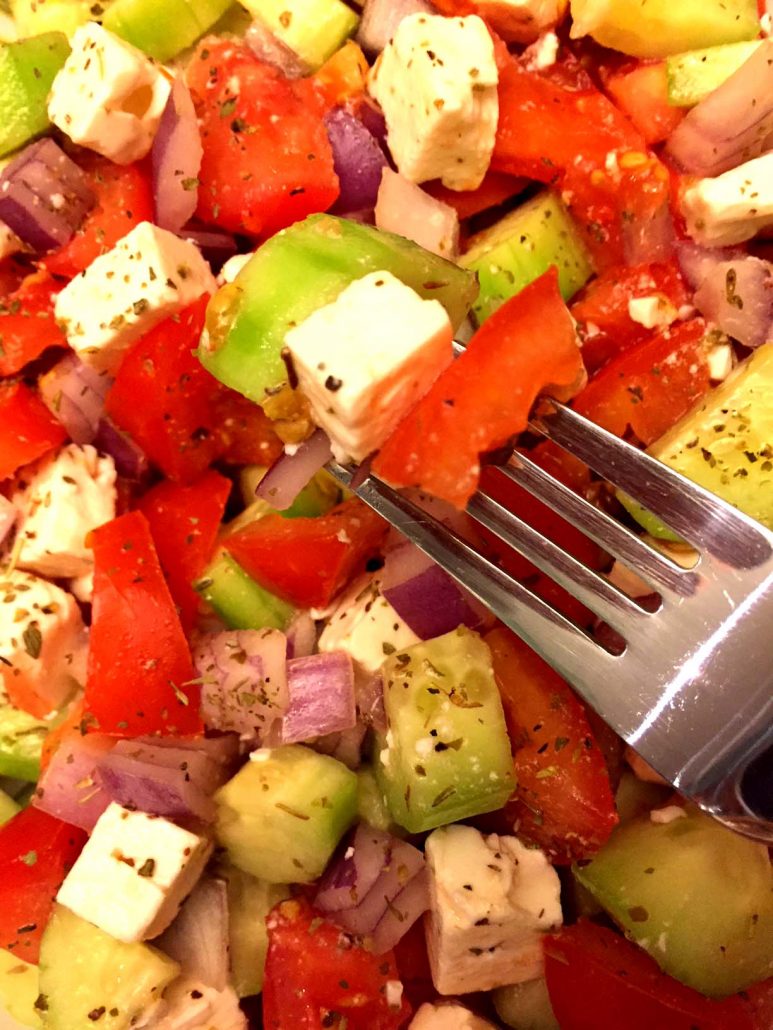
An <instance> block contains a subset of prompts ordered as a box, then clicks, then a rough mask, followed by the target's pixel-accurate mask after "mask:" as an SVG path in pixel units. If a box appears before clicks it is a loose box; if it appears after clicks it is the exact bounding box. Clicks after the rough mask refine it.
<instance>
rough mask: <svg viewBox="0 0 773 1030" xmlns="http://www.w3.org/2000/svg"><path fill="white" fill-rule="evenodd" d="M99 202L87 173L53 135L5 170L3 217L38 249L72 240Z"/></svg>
mask: <svg viewBox="0 0 773 1030" xmlns="http://www.w3.org/2000/svg"><path fill="white" fill-rule="evenodd" d="M95 202H96V196H95V194H94V192H93V190H92V189H91V187H90V186H89V184H88V180H87V178H86V175H85V174H84V173H83V172H82V171H81V169H80V168H79V167H78V166H77V165H76V164H75V162H74V161H71V160H70V158H69V157H68V156H67V155H66V154H65V152H64V151H63V150H62V149H61V148H60V147H58V146H57V144H56V143H54V141H53V140H52V139H42V140H38V141H37V142H36V143H31V144H30V145H29V146H28V147H25V148H24V150H22V152H21V153H20V154H19V155H18V156H17V157H15V158H14V160H13V161H11V163H10V164H9V165H7V166H6V168H5V169H3V172H2V175H0V219H2V221H3V222H5V224H6V225H7V226H8V227H9V228H10V229H11V230H12V231H13V232H14V233H16V235H17V236H18V237H19V239H20V240H22V241H23V242H24V243H26V244H27V245H28V246H30V247H32V249H33V250H35V251H37V252H38V253H45V252H46V251H49V250H53V249H54V248H56V247H61V246H63V244H65V243H67V242H68V241H69V240H70V239H71V237H72V235H73V233H74V232H75V230H76V229H77V228H78V227H79V226H80V224H81V222H82V221H83V218H84V216H85V215H86V213H87V212H88V211H90V210H91V208H92V207H93V206H94V204H95Z"/></svg>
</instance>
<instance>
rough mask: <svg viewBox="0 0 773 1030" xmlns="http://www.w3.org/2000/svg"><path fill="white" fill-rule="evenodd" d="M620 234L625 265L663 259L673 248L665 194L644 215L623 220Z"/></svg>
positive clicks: (669, 254)
mask: <svg viewBox="0 0 773 1030" xmlns="http://www.w3.org/2000/svg"><path fill="white" fill-rule="evenodd" d="M621 236H622V242H623V255H624V257H625V263H626V264H627V265H643V264H652V263H658V262H666V261H668V260H669V259H670V257H671V255H672V253H673V249H674V222H673V217H672V215H671V208H670V205H669V202H668V197H663V198H662V200H661V203H660V206H659V207H658V208H656V210H655V211H653V212H652V213H651V214H649V215H648V216H647V217H646V218H632V219H630V220H627V221H626V220H625V219H623V223H622V228H621Z"/></svg>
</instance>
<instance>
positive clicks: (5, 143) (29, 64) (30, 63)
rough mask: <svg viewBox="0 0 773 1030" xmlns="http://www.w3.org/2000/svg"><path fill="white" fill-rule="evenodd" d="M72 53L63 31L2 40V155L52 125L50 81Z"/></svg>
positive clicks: (0, 118) (0, 52) (0, 53)
mask: <svg viewBox="0 0 773 1030" xmlns="http://www.w3.org/2000/svg"><path fill="white" fill-rule="evenodd" d="M69 52H70V44H69V43H68V42H67V37H66V36H65V35H63V34H62V33H61V32H46V33H44V34H43V35H41V36H31V37H30V38H29V39H20V40H19V41H18V42H16V43H0V156H2V155H4V154H8V153H10V152H11V151H12V150H16V149H17V147H20V146H22V145H23V144H24V143H28V142H29V141H30V140H31V139H33V138H34V137H35V136H39V135H40V134H41V133H42V132H45V131H46V129H47V128H48V127H49V125H50V124H51V123H50V121H49V119H48V110H47V106H46V105H47V100H48V94H49V91H50V89H51V83H52V82H53V81H54V77H55V76H56V73H57V72H58V71H59V69H60V68H61V67H62V65H63V64H64V62H65V61H66V59H67V55H68V54H69Z"/></svg>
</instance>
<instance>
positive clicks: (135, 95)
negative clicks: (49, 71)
mask: <svg viewBox="0 0 773 1030" xmlns="http://www.w3.org/2000/svg"><path fill="white" fill-rule="evenodd" d="M70 45H71V47H72V50H71V51H70V55H69V57H68V58H67V60H66V61H65V63H64V66H63V68H62V69H61V71H60V72H59V73H58V74H57V76H56V78H55V79H54V81H53V84H52V86H51V93H50V95H49V98H48V116H49V118H50V119H51V121H52V122H53V123H54V125H56V127H57V128H58V129H61V131H62V132H63V133H64V134H65V135H66V136H69V137H70V139H71V140H72V141H73V142H74V143H78V144H80V146H82V147H88V148H89V149H90V150H96V152H97V153H98V154H102V155H103V156H104V157H108V158H110V160H111V161H115V162H116V163H117V164H130V163H131V162H132V161H139V159H140V158H141V157H144V156H145V155H146V154H147V152H148V151H149V150H150V147H151V145H152V143H153V137H154V136H155V135H156V130H157V129H158V124H159V122H160V121H161V115H162V114H163V113H164V108H165V107H166V102H167V100H168V99H169V93H170V89H171V87H170V84H169V80H168V78H167V77H166V76H165V75H164V73H163V72H162V71H161V69H160V68H158V66H157V65H155V64H154V63H153V61H151V60H150V58H149V57H147V56H146V55H145V54H143V53H142V51H141V50H137V49H136V47H133V46H131V44H129V43H127V42H126V41H125V40H123V39H119V38H118V36H114V35H113V33H112V32H108V31H107V29H104V28H102V26H101V25H99V24H97V23H96V22H87V23H86V24H85V25H82V26H81V27H80V28H78V29H76V30H75V32H74V34H73V36H72V39H71V40H70Z"/></svg>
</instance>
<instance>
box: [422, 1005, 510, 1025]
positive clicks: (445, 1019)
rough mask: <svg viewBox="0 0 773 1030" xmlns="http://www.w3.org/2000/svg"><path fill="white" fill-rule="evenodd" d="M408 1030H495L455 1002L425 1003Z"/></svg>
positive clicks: (485, 1020)
mask: <svg viewBox="0 0 773 1030" xmlns="http://www.w3.org/2000/svg"><path fill="white" fill-rule="evenodd" d="M408 1030H494V1024H493V1023H489V1021H488V1020H487V1019H481V1018H480V1016H476V1015H475V1013H474V1012H470V1010H469V1009H466V1008H465V1007H464V1005H457V1004H456V1003H455V1002H449V1003H447V1004H440V1005H430V1003H429V1002H424V1004H423V1005H422V1006H421V1008H420V1009H419V1010H418V1012H417V1013H416V1015H415V1016H414V1017H413V1019H412V1020H411V1022H410V1025H409V1027H408Z"/></svg>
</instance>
